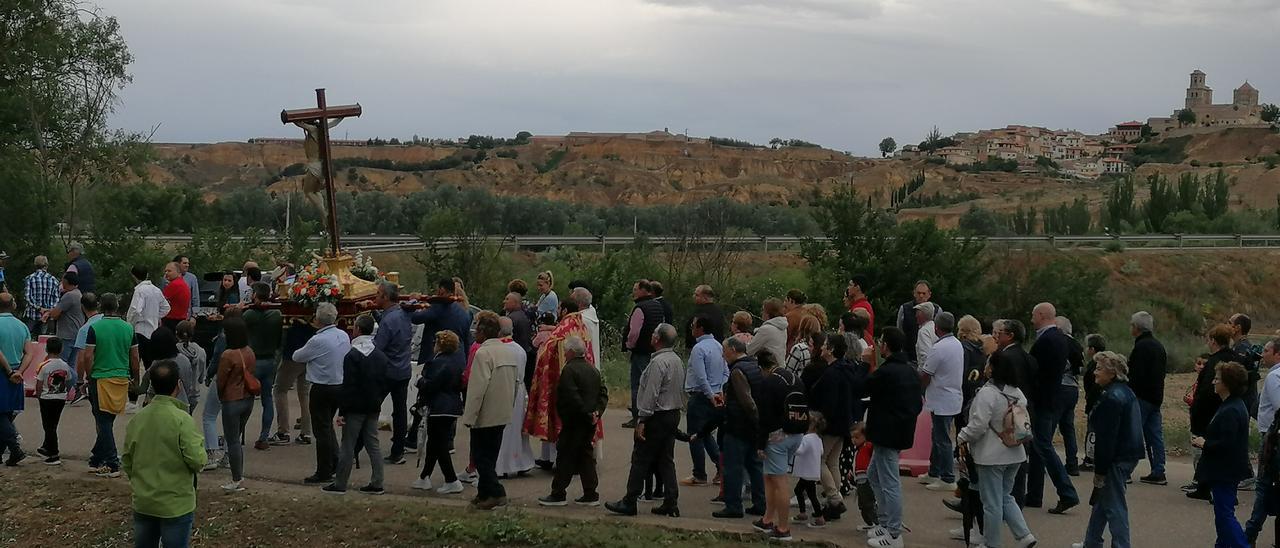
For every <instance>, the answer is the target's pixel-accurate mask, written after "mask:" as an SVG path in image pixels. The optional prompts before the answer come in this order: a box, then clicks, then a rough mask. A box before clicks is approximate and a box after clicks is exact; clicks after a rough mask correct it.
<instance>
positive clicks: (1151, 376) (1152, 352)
mask: <svg viewBox="0 0 1280 548" xmlns="http://www.w3.org/2000/svg"><path fill="white" fill-rule="evenodd" d="M1168 365H1169V358H1168V356H1167V355H1166V354H1165V351H1164V345H1162V344H1160V341H1158V340H1156V338H1155V336H1154V335H1152V334H1151V333H1149V332H1148V333H1143V334H1141V335H1138V338H1136V339H1134V340H1133V351H1132V352H1130V353H1129V386H1130V387H1132V388H1133V393H1134V394H1137V395H1138V399H1140V400H1142V401H1145V402H1147V403H1150V404H1152V405H1155V406H1159V405H1160V404H1162V403H1164V377H1165V373H1166V372H1167V370H1168ZM1206 369H1208V368H1206ZM1209 378H1210V379H1213V377H1212V376H1211V377H1209ZM1209 391H1210V392H1213V387H1212V386H1211V387H1209Z"/></svg>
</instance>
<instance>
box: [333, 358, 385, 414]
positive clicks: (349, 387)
mask: <svg viewBox="0 0 1280 548" xmlns="http://www.w3.org/2000/svg"><path fill="white" fill-rule="evenodd" d="M390 363H391V362H390V360H388V359H387V355H386V354H383V353H382V351H381V350H378V349H377V348H374V349H373V350H372V351H371V352H369V355H368V356H366V355H364V354H363V353H361V352H360V351H359V350H356V349H355V348H352V349H351V350H348V351H347V356H346V357H345V358H343V360H342V388H341V389H339V392H338V412H339V413H340V414H341V415H342V416H344V417H345V416H347V415H348V414H350V413H356V414H375V413H378V412H379V411H381V409H382V400H383V397H384V396H385V395H386V390H387V367H388V365H390Z"/></svg>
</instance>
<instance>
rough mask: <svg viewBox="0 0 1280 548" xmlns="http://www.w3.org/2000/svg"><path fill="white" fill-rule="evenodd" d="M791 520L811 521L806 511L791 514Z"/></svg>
mask: <svg viewBox="0 0 1280 548" xmlns="http://www.w3.org/2000/svg"><path fill="white" fill-rule="evenodd" d="M791 521H793V522H796V523H804V522H806V521H809V514H805V513H799V514H796V515H794V516H791Z"/></svg>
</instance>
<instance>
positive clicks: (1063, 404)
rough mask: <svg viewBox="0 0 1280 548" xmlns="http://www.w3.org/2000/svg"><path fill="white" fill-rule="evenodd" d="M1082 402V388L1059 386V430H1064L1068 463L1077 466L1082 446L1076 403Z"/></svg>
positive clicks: (1063, 441) (1064, 451) (1063, 446)
mask: <svg viewBox="0 0 1280 548" xmlns="http://www.w3.org/2000/svg"><path fill="white" fill-rule="evenodd" d="M1078 403H1080V388H1079V387H1076V386H1067V385H1065V384H1064V385H1062V386H1061V387H1059V388H1058V404H1059V407H1060V409H1061V411H1062V414H1061V415H1060V416H1059V417H1058V430H1059V431H1060V432H1062V452H1063V453H1066V455H1067V460H1066V464H1067V466H1068V467H1070V468H1075V467H1076V466H1077V465H1078V464H1079V463H1080V460H1079V458H1078V455H1079V452H1080V447H1079V445H1077V441H1076V404H1078Z"/></svg>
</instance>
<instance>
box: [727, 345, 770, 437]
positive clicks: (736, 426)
mask: <svg viewBox="0 0 1280 548" xmlns="http://www.w3.org/2000/svg"><path fill="white" fill-rule="evenodd" d="M738 371H741V372H742V375H743V376H744V377H745V378H746V380H747V386H748V389H747V392H748V394H745V395H740V394H738V391H737V390H734V389H733V386H730V387H729V388H726V389H725V391H724V409H725V420H724V429H725V432H726V433H729V434H733V435H734V436H736V437H737V438H738V439H741V440H747V441H752V440H754V439H755V436H756V432H757V431H758V430H759V416H760V414H759V411H758V410H756V411H752V409H755V406H756V403H755V400H756V398H757V396H758V395H759V394H760V393H761V390H763V385H764V372H763V371H761V370H760V364H758V363H756V359H755V358H753V357H750V356H747V357H744V358H742V359H740V360H738V361H736V362H733V363H731V364H729V382H730V383H731V384H732V382H733V375H734V373H735V372H738ZM748 398H749V399H750V400H751V401H744V400H745V399H748Z"/></svg>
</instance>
